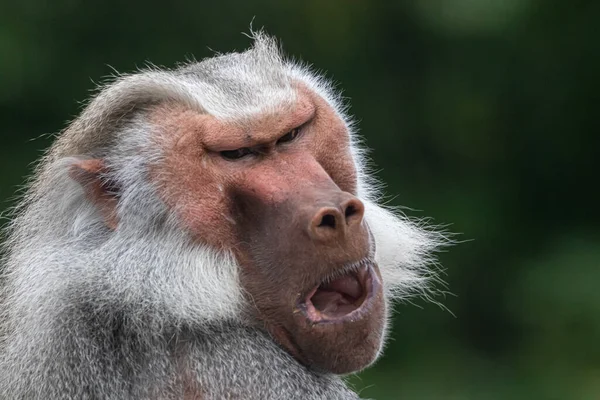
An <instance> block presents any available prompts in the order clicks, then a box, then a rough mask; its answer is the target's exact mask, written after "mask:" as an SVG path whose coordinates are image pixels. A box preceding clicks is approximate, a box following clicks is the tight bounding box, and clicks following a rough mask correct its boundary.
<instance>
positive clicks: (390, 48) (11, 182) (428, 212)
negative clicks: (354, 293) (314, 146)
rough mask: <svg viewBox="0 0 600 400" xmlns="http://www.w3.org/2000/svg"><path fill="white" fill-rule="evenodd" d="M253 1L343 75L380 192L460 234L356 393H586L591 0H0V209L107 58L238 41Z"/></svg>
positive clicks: (598, 351)
mask: <svg viewBox="0 0 600 400" xmlns="http://www.w3.org/2000/svg"><path fill="white" fill-rule="evenodd" d="M253 17H254V24H253V25H254V27H261V26H265V28H266V29H267V31H268V32H269V33H271V34H274V35H276V36H278V37H279V38H280V39H281V40H282V42H283V44H284V48H285V49H286V51H287V52H288V53H289V54H291V55H293V56H295V57H297V58H300V59H303V60H306V61H309V62H311V63H314V64H315V66H316V67H318V68H320V69H324V70H326V71H328V76H330V77H334V79H335V80H336V81H337V82H340V87H342V88H343V89H344V93H345V95H346V96H347V97H348V98H349V99H350V101H351V104H352V110H351V111H352V113H353V114H354V115H356V117H357V119H358V120H359V121H360V125H359V126H360V129H361V131H362V133H363V134H364V136H365V137H366V142H367V144H368V146H369V147H371V148H372V149H373V151H372V157H373V159H374V161H375V163H376V165H377V170H378V175H379V176H380V177H381V178H382V179H383V180H385V182H387V184H388V187H387V191H388V193H389V194H390V195H394V196H395V197H391V200H390V202H391V204H394V205H404V206H407V207H411V208H412V209H416V210H419V211H408V213H409V214H410V215H413V216H416V217H424V216H432V217H433V218H434V222H435V223H451V224H452V225H451V226H450V227H449V229H450V230H452V231H454V232H459V233H461V236H460V237H459V239H463V240H468V241H466V242H465V243H463V244H460V245H458V246H456V247H454V248H451V249H450V250H449V251H448V252H447V253H444V254H442V255H441V261H442V263H443V265H444V266H445V269H446V276H445V278H444V279H445V280H446V281H447V282H448V284H449V291H450V292H451V293H452V295H449V296H447V297H446V298H442V297H439V298H438V300H439V301H440V302H442V303H443V304H444V306H445V307H447V308H448V309H449V310H450V311H451V313H450V312H448V311H446V310H444V309H442V308H440V307H438V306H436V305H434V304H431V303H427V302H425V301H416V302H415V304H416V305H417V306H418V307H415V306H414V305H411V304H402V305H400V306H399V307H397V312H396V314H395V316H394V329H393V334H392V340H391V341H390V343H389V345H388V348H387V352H386V353H385V356H384V357H383V358H382V359H381V360H380V361H379V362H378V363H377V365H376V366H375V367H374V368H372V369H369V370H367V371H366V372H364V373H362V374H360V376H357V377H353V378H352V381H353V383H354V384H355V385H356V387H357V388H359V389H361V390H362V391H361V393H362V395H363V396H364V397H374V398H376V399H380V400H381V399H417V400H418V399H477V400H482V399H483V400H485V399H557V400H563V399H582V400H583V399H590V400H591V399H600V343H599V339H600V335H599V334H600V289H599V288H597V286H598V283H600V246H599V244H600V241H599V239H600V229H599V222H600V221H599V220H600V211H599V209H598V196H597V195H598V190H597V189H598V182H599V179H598V178H597V175H598V172H600V171H599V163H598V161H597V154H596V153H597V152H598V151H599V149H600V139H599V133H600V130H599V129H598V128H599V126H598V125H599V124H598V117H597V110H598V107H599V106H600V102H599V95H598V93H599V89H600V79H599V78H598V75H599V71H600V45H599V44H600V41H599V39H600V35H599V34H598V33H599V32H598V31H599V30H600V22H599V19H600V2H594V1H565V0H496V1H493V0H423V1H416V0H413V1H374V0H303V1H293V2H292V1H266V0H262V1H233V0H224V1H220V2H203V1H198V0H197V1H182V0H171V1H156V0H145V1H114V0H107V1H95V2H93V1H89V2H83V1H76V0H53V1H43V0H22V1H12V2H9V1H8V0H1V2H0V122H1V128H0V210H5V209H6V208H7V207H9V206H10V205H11V204H14V203H13V198H14V193H15V192H16V190H17V188H18V187H19V185H21V184H22V182H23V181H24V176H26V175H27V174H29V172H30V171H31V164H32V162H33V161H34V160H35V159H36V158H37V157H38V156H39V155H40V154H41V151H42V150H43V149H45V148H46V147H47V146H48V145H49V144H50V142H51V135H49V134H51V133H56V132H58V131H59V130H60V129H61V128H63V127H64V126H65V123H66V121H67V120H69V119H71V118H73V117H74V116H75V115H76V114H77V113H78V112H79V110H80V109H81V107H80V102H81V101H83V100H85V99H86V98H87V97H88V95H89V93H90V90H91V89H93V88H94V86H95V83H94V82H98V81H102V80H103V78H104V77H106V76H107V75H109V74H111V73H112V71H113V69H112V68H115V69H116V70H118V71H119V72H130V71H133V70H135V69H136V68H137V67H140V66H143V65H144V64H145V62H146V61H151V62H153V63H155V64H157V65H164V66H173V65H174V64H175V63H176V62H177V61H183V60H184V59H185V58H186V57H188V56H191V55H194V56H195V57H196V58H198V59H201V58H204V57H206V56H210V55H211V54H212V51H211V50H210V49H213V50H216V51H220V52H227V51H231V50H234V49H237V50H242V49H244V48H245V47H247V46H248V45H249V44H250V41H249V39H248V38H247V37H245V36H243V35H241V34H240V32H242V31H245V32H247V31H248V27H249V24H250V21H251V20H252V18H253ZM209 47H210V49H209ZM452 314H454V315H452Z"/></svg>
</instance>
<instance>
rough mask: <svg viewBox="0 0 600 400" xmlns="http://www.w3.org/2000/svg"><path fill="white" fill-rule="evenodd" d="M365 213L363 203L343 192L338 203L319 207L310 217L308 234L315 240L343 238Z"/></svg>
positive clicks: (360, 220) (356, 225)
mask: <svg viewBox="0 0 600 400" xmlns="http://www.w3.org/2000/svg"><path fill="white" fill-rule="evenodd" d="M364 213H365V206H364V204H363V203H362V202H361V201H360V200H359V199H357V198H356V197H354V196H352V195H349V194H345V195H344V196H343V198H342V199H340V201H339V202H338V204H331V205H327V206H324V207H320V208H319V209H318V210H317V212H316V213H315V215H314V216H313V217H312V219H311V221H310V225H309V234H310V236H311V237H312V238H313V239H315V240H320V241H328V240H333V239H336V238H343V237H344V236H346V235H348V234H350V233H351V232H352V231H353V230H354V229H355V228H356V227H358V226H359V225H360V223H361V222H362V219H363V215H364Z"/></svg>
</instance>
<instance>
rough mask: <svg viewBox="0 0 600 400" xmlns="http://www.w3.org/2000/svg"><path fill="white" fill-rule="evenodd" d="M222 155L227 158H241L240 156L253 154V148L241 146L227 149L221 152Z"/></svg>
mask: <svg viewBox="0 0 600 400" xmlns="http://www.w3.org/2000/svg"><path fill="white" fill-rule="evenodd" d="M220 154H221V157H223V158H225V159H226V160H239V159H240V158H243V157H246V156H247V155H250V154H252V150H251V149H250V148H248V147H240V148H239V149H235V150H225V151H221V152H220Z"/></svg>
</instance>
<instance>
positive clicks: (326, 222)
mask: <svg viewBox="0 0 600 400" xmlns="http://www.w3.org/2000/svg"><path fill="white" fill-rule="evenodd" d="M318 226H328V227H330V228H333V229H335V216H334V215H332V214H325V215H323V218H321V222H320V223H319V225H318Z"/></svg>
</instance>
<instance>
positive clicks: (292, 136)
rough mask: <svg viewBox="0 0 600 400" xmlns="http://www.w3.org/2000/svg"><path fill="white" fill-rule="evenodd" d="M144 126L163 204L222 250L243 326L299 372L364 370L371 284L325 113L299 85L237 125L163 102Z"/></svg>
mask: <svg viewBox="0 0 600 400" xmlns="http://www.w3.org/2000/svg"><path fill="white" fill-rule="evenodd" d="M151 118H152V120H153V121H154V123H155V125H157V126H158V127H159V129H158V134H157V135H156V141H157V145H158V146H160V147H161V148H162V149H163V150H164V153H165V157H164V159H163V161H162V162H161V163H160V164H158V165H155V166H154V168H153V170H152V179H153V181H154V182H155V184H156V185H157V186H158V188H159V193H160V194H161V196H162V197H163V201H164V202H165V203H166V204H167V205H168V206H169V207H171V208H173V209H174V210H175V212H176V215H177V216H178V218H179V220H180V223H181V224H182V225H183V226H184V227H185V229H186V230H187V231H188V232H190V234H191V235H192V236H193V237H194V238H195V239H196V240H197V241H198V242H201V243H206V244H208V245H211V246H213V247H216V248H219V249H227V250H231V251H233V253H234V254H235V255H236V257H237V260H238V263H239V265H240V268H241V273H240V276H241V285H242V287H243V289H244V292H245V293H246V295H247V300H248V311H249V312H250V313H251V315H252V317H253V319H254V320H257V321H259V323H260V324H262V325H263V326H264V327H265V328H266V329H267V330H268V331H269V332H270V334H271V335H272V336H273V338H274V339H275V340H276V341H277V342H278V343H279V344H280V345H281V346H283V347H284V348H285V349H286V350H287V351H288V352H289V353H290V354H291V355H293V356H294V357H296V358H297V359H298V360H299V361H301V362H302V363H304V364H306V365H309V366H313V367H316V368H319V369H323V370H327V371H331V372H335V373H346V372H351V371H355V370H358V369H361V368H364V367H366V366H367V365H369V364H370V363H371V362H373V360H374V359H375V358H376V356H377V354H378V352H379V349H380V347H381V342H382V336H383V332H384V327H385V302H384V296H383V291H382V284H381V276H380V273H379V268H378V266H377V265H376V264H375V262H374V252H375V243H374V240H373V239H372V237H371V234H370V231H369V226H368V224H367V222H366V221H365V219H364V205H363V203H362V202H361V201H360V200H359V199H358V198H357V197H356V188H357V166H356V165H355V162H354V160H353V157H352V154H351V146H350V138H349V133H348V128H347V126H346V124H345V123H344V122H343V121H342V119H341V118H340V116H339V115H338V114H337V113H336V112H335V111H334V110H333V108H332V107H331V106H330V105H329V104H328V103H327V102H326V101H325V100H324V99H322V98H321V97H320V96H318V95H317V94H316V93H314V92H313V91H311V90H310V89H308V88H306V87H304V86H302V85H300V84H299V85H298V86H297V87H296V98H295V99H294V100H293V101H290V102H289V103H288V104H286V105H282V106H281V107H280V108H278V109H274V110H272V111H269V112H262V113H257V114H256V115H254V116H253V117H249V118H247V119H246V120H244V121H235V122H229V121H224V120H219V119H217V118H215V117H213V116H211V115H207V114H201V113H198V112H196V111H191V110H189V109H186V108H183V106H166V105H165V106H159V107H158V108H156V109H155V110H154V111H153V113H152V116H151Z"/></svg>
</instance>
